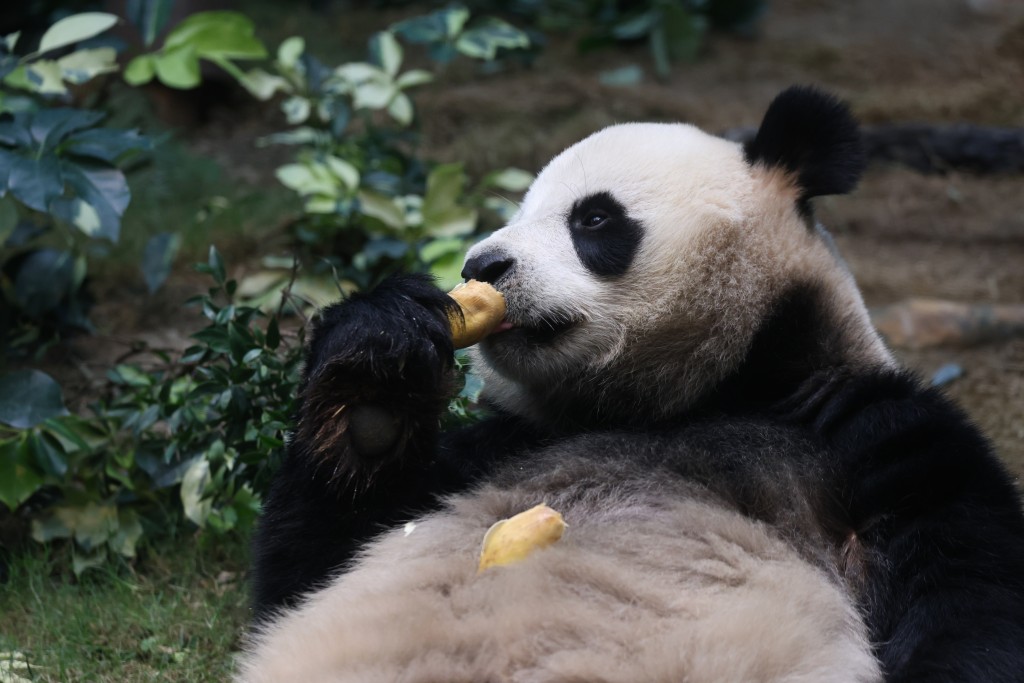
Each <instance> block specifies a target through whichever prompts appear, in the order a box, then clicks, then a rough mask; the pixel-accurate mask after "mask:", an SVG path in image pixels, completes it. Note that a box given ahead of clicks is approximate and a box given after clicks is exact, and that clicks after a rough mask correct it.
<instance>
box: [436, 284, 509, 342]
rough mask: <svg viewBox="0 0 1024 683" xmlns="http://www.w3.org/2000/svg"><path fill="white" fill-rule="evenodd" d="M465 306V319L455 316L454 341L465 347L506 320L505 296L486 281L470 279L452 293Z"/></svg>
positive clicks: (452, 322) (453, 317) (463, 314)
mask: <svg viewBox="0 0 1024 683" xmlns="http://www.w3.org/2000/svg"><path fill="white" fill-rule="evenodd" d="M448 296H450V297H451V298H453V299H455V302H456V303H458V304H459V308H461V309H462V319H459V317H458V316H452V317H451V318H450V319H449V323H450V324H451V327H452V342H453V343H454V344H455V348H457V349H464V348H466V347H467V346H472V345H473V344H476V343H477V342H478V341H480V340H481V339H483V338H484V337H486V336H487V335H488V334H490V333H491V332H494V331H495V330H496V329H497V328H498V327H499V326H500V325H501V323H502V321H503V320H504V319H505V297H504V296H503V295H502V293H501V292H499V291H498V290H496V289H495V288H494V287H492V286H491V285H490V284H488V283H486V282H480V281H479V280H470V281H468V282H464V283H462V284H460V285H457V286H456V287H455V289H453V290H452V291H450V292H448Z"/></svg>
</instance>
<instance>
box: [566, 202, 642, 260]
mask: <svg viewBox="0 0 1024 683" xmlns="http://www.w3.org/2000/svg"><path fill="white" fill-rule="evenodd" d="M567 223H568V227H569V234H570V235H571V237H572V244H573V247H574V248H575V249H576V255H577V256H578V257H579V259H580V262H581V263H582V264H583V265H584V266H585V267H586V268H587V269H588V270H589V271H590V272H592V273H594V274H595V275H599V276H601V277H617V276H619V275H622V274H623V273H625V272H626V271H627V270H628V269H629V266H630V264H631V263H632V262H633V257H634V256H635V255H636V251H637V248H638V247H639V246H640V241H641V240H642V239H643V234H644V231H643V226H642V225H641V224H640V222H639V221H637V220H635V219H633V218H631V217H630V216H629V213H628V212H627V210H626V207H625V206H623V205H622V203H620V202H619V201H618V200H617V199H615V197H613V196H612V194H611V193H610V192H598V193H596V194H592V195H590V196H588V197H584V198H582V199H578V200H576V202H575V203H574V204H573V206H572V209H571V210H570V211H569V215H568V220H567Z"/></svg>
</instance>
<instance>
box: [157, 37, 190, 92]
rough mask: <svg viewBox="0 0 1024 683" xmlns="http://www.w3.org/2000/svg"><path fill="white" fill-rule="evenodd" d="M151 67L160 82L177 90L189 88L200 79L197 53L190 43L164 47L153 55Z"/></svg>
mask: <svg viewBox="0 0 1024 683" xmlns="http://www.w3.org/2000/svg"><path fill="white" fill-rule="evenodd" d="M153 69H154V70H155V71H156V77H157V78H159V79H160V82H161V83H163V84H164V85H166V86H168V87H170V88H177V89H178V90H191V89H192V88H195V87H196V86H198V85H199V83H200V82H201V81H202V78H201V76H200V72H199V55H198V54H197V53H196V50H195V48H194V47H192V46H191V45H183V46H181V47H179V48H176V49H165V51H163V52H160V53H158V54H155V55H153Z"/></svg>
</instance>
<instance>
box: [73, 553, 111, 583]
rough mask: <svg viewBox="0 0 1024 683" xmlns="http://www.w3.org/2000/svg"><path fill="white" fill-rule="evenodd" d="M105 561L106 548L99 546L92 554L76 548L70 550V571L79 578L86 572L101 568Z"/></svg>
mask: <svg viewBox="0 0 1024 683" xmlns="http://www.w3.org/2000/svg"><path fill="white" fill-rule="evenodd" d="M106 561H107V548H106V546H101V547H99V548H97V549H96V550H94V551H92V552H83V551H82V550H81V549H80V548H78V547H77V546H74V547H72V549H71V570H72V571H73V572H75V576H81V575H82V574H83V573H84V572H85V571H86V570H89V569H96V568H98V567H102V566H103V565H104V563H106Z"/></svg>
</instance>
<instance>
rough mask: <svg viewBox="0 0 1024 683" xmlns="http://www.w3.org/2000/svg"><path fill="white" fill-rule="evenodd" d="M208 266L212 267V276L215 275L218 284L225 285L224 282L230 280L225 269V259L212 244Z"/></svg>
mask: <svg viewBox="0 0 1024 683" xmlns="http://www.w3.org/2000/svg"><path fill="white" fill-rule="evenodd" d="M207 265H209V267H210V274H211V275H213V279H214V280H216V281H217V284H219V285H223V284H224V281H225V280H227V278H228V274H227V269H226V268H225V267H224V259H223V258H222V257H221V255H220V252H219V251H217V247H215V246H213V245H212V244H211V245H210V254H209V257H208V258H207Z"/></svg>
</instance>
